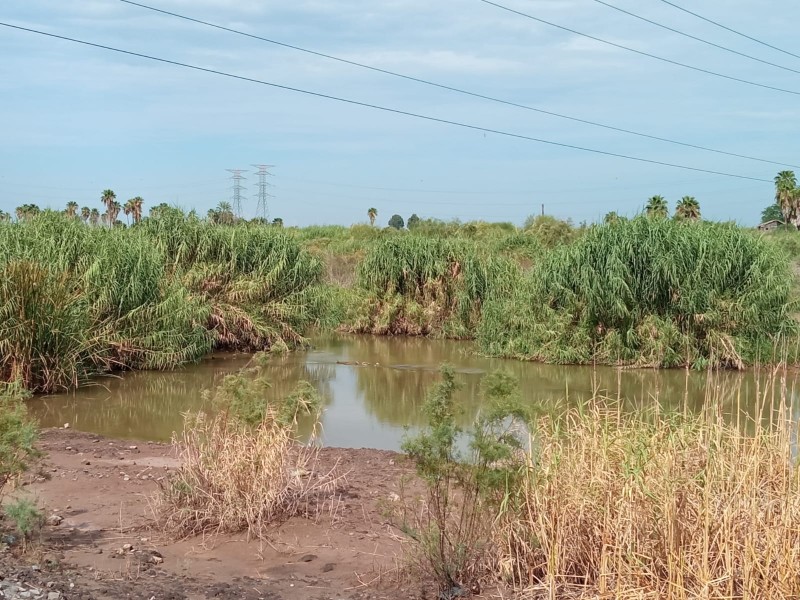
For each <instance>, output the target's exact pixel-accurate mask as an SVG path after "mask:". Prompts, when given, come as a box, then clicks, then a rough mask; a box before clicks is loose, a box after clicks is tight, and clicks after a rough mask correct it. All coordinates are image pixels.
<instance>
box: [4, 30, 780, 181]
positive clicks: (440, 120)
mask: <svg viewBox="0 0 800 600" xmlns="http://www.w3.org/2000/svg"><path fill="white" fill-rule="evenodd" d="M0 26H3V27H8V28H10V29H16V30H18V31H25V32H28V33H33V34H36V35H41V36H45V37H49V38H53V39H59V40H63V41H67V42H71V43H74V44H80V45H83V46H89V47H92V48H98V49H101V50H108V51H110V52H116V53H118V54H125V55H127V56H135V57H138V58H144V59H146V60H151V61H154V62H160V63H163V64H168V65H173V66H177V67H182V68H186V69H191V70H194V71H200V72H203V73H210V74H213V75H219V76H221V77H227V78H229V79H237V80H239V81H247V82H249V83H257V84H259V85H264V86H268V87H271V88H275V89H280V90H286V91H290V92H295V93H298V94H303V95H306V96H313V97H315V98H324V99H326V100H333V101H335V102H341V103H344V104H349V105H352V106H359V107H362V108H370V109H373V110H378V111H381V112H386V113H392V114H397V115H403V116H407V117H412V118H416V119H421V120H425V121H430V122H433V123H441V124H443V125H451V126H454V127H459V128H462V129H468V130H472V131H480V132H483V133H492V134H495V135H500V136H503V137H508V138H513V139H519V140H526V141H529V142H535V143H539V144H547V145H549V146H556V147H559V148H568V149H570V150H580V151H581V152H590V153H593V154H598V155H602V156H610V157H614V158H622V159H625V160H631V161H636V162H641V163H645V164H652V165H659V166H663V167H671V168H674V169H683V170H686V171H695V172H697V173H708V174H711V175H720V176H723V177H734V178H736V179H746V180H750V181H762V182H768V183H772V181H771V180H770V179H764V178H761V177H752V176H749V175H740V174H737V173H726V172H724V171H716V170H713V169H703V168H700V167H691V166H688V165H681V164H677V163H669V162H665V161H660V160H654V159H649V158H642V157H640V156H632V155H628V154H620V153H617V152H610V151H607V150H599V149H597V148H588V147H585V146H577V145H575V144H567V143H564V142H555V141H553V140H546V139H543V138H537V137H533V136H529V135H524V134H521V133H514V132H510V131H503V130H500V129H493V128H490V127H481V126H479V125H471V124H469V123H462V122H460V121H453V120H451V119H443V118H439V117H432V116H430V115H423V114H420V113H414V112H411V111H407V110H401V109H397V108H390V107H386V106H380V105H378V104H371V103H368V102H361V101H358V100H352V99H350V98H342V97H339V96H333V95H331V94H324V93H322V92H313V91H310V90H304V89H301V88H296V87H292V86H288V85H282V84H279V83H274V82H270V81H264V80H262V79H255V78H252V77H245V76H243V75H235V74H233V73H227V72H225V71H218V70H216V69H209V68H206V67H199V66H197V65H191V64H188V63H183V62H179V61H175V60H170V59H166V58H160V57H156V56H151V55H149V54H142V53H140V52H133V51H131V50H123V49H120V48H114V47H113V46H106V45H104V44H97V43H94V42H87V41H85V40H79V39H77V38H71V37H67V36H63V35H57V34H55V33H48V32H45V31H39V30H37V29H31V28H29V27H22V26H21V25H12V24H10V23H5V22H2V21H0Z"/></svg>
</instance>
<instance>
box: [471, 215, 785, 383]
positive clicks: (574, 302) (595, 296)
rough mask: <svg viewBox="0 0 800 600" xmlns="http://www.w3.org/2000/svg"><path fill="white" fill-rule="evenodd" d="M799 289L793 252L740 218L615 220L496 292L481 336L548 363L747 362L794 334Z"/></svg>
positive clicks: (490, 347) (769, 355)
mask: <svg viewBox="0 0 800 600" xmlns="http://www.w3.org/2000/svg"><path fill="white" fill-rule="evenodd" d="M791 287H792V275H791V272H790V268H789V265H788V262H787V260H786V258H785V255H784V254H783V253H782V252H780V251H779V250H777V249H776V248H775V247H773V246H772V245H769V244H767V243H766V242H764V240H762V239H760V238H759V237H757V236H754V235H752V234H751V233H749V232H747V231H745V230H743V229H741V228H739V227H736V226H735V225H732V224H715V223H684V222H676V221H671V220H667V219H648V218H645V217H639V218H636V219H633V220H618V221H615V222H612V223H608V224H605V225H601V226H595V227H593V228H591V229H589V230H588V231H587V232H586V233H585V234H584V235H583V236H582V237H581V238H579V239H578V240H577V241H576V242H574V243H573V244H570V245H566V246H561V247H559V248H557V249H556V250H554V251H553V252H551V253H549V254H547V255H546V256H545V257H544V259H543V260H542V261H541V262H540V263H539V264H538V265H537V267H536V268H535V269H533V270H532V272H531V273H530V274H529V275H528V276H527V277H526V278H525V279H524V280H522V281H521V283H520V285H519V286H517V287H515V288H513V289H512V290H511V293H509V294H495V295H494V296H493V297H492V301H491V302H490V303H489V304H488V305H487V306H486V308H485V310H484V319H483V320H482V321H481V324H480V327H479V328H478V336H477V338H478V341H479V344H480V347H481V349H482V350H483V351H484V352H486V353H489V354H493V355H502V356H512V357H517V358H523V359H531V360H542V361H545V362H555V363H591V362H600V363H607V364H618V365H640V366H661V367H678V366H691V367H695V368H700V367H706V366H714V367H733V368H741V367H743V366H744V365H745V364H752V363H755V362H759V361H763V362H772V361H774V360H775V359H776V358H777V357H778V356H780V355H781V354H782V353H784V352H785V351H786V350H787V349H785V348H781V347H778V344H779V343H780V342H781V340H784V339H786V338H793V339H794V338H796V334H797V331H798V327H797V323H796V321H795V320H794V319H793V318H792V313H793V312H794V310H795V307H794V302H793V301H792V299H791ZM788 350H789V351H792V352H793V351H794V348H789V349H788Z"/></svg>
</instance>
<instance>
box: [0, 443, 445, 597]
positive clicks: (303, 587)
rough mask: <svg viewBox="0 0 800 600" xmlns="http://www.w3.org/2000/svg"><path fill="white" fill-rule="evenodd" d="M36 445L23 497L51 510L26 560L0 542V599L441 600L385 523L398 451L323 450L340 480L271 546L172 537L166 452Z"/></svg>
mask: <svg viewBox="0 0 800 600" xmlns="http://www.w3.org/2000/svg"><path fill="white" fill-rule="evenodd" d="M39 447H40V449H41V450H42V452H43V456H42V458H41V460H40V461H39V462H38V464H37V465H36V466H35V468H34V469H32V470H31V472H30V473H29V474H28V475H27V478H26V481H25V485H24V486H23V487H22V488H21V490H20V491H19V492H18V493H22V494H25V495H27V496H28V497H32V498H34V499H35V500H36V502H37V503H38V504H39V505H40V506H42V507H44V510H45V515H46V517H47V518H48V523H47V524H46V525H45V526H44V527H43V529H42V532H41V534H40V535H38V536H37V537H36V539H35V540H34V542H35V543H34V544H33V545H32V547H31V548H29V549H28V551H27V552H25V553H24V554H22V553H21V547H20V543H19V541H18V540H16V541H15V540H12V539H11V538H8V537H6V538H5V540H4V541H5V542H6V543H4V544H0V548H2V550H0V583H2V585H0V598H17V597H18V598H49V599H50V600H56V599H58V600H61V599H62V598H63V599H65V600H71V599H81V600H89V599H97V600H100V599H106V598H107V599H112V598H113V599H119V598H131V599H133V598H136V599H138V598H143V599H145V600H164V599H169V600H184V599H186V600H194V599H205V598H218V599H223V600H224V599H233V598H237V599H238V598H241V599H245V600H256V599H262V598H263V599H270V600H300V599H306V598H311V599H319V600H329V599H331V600H332V599H345V598H347V599H376V600H377V599H382V598H398V597H402V598H413V597H420V598H422V597H435V590H434V588H433V587H432V586H430V585H428V584H424V583H419V582H418V581H412V580H411V578H409V577H408V576H407V575H406V574H404V569H403V568H402V566H403V559H402V545H403V541H402V539H403V538H402V534H401V533H400V532H399V531H398V530H397V529H396V528H395V527H394V526H393V525H392V524H391V523H390V520H389V518H388V512H389V508H390V507H391V506H392V503H395V502H397V499H398V497H399V495H400V494H404V493H405V494H406V495H407V494H408V492H407V483H406V482H407V480H408V479H409V476H410V475H411V474H412V472H413V469H412V468H411V466H410V465H409V464H408V463H407V462H406V461H405V460H404V458H403V457H402V456H401V455H399V454H396V453H393V452H388V451H381V450H363V449H362V450H355V449H338V448H326V449H323V450H322V451H321V454H320V464H319V468H320V470H321V471H328V470H330V469H333V468H336V469H337V471H338V472H339V473H340V474H341V475H343V479H342V480H341V482H340V485H339V486H338V489H337V491H336V492H335V493H334V494H333V495H331V496H330V497H327V498H326V499H325V500H324V501H322V502H320V503H319V504H317V505H315V506H313V507H311V508H310V509H309V511H308V514H307V515H304V516H303V517H294V518H292V519H290V520H288V521H287V522H285V523H282V524H280V525H277V526H276V527H275V528H274V531H272V532H271V534H270V538H269V539H268V540H265V541H264V540H262V541H259V540H249V541H248V540H247V536H246V535H245V534H243V535H237V536H230V535H220V536H214V537H207V538H205V539H197V538H193V539H187V540H180V541H175V540H174V539H169V538H167V537H165V536H163V535H162V534H161V533H160V532H159V531H157V530H155V529H154V527H153V520H152V497H153V495H154V494H155V493H156V492H157V491H158V486H159V484H160V483H162V482H165V481H166V480H167V478H168V477H169V474H170V471H171V470H172V469H174V468H175V467H176V466H177V460H176V458H175V455H174V452H173V449H172V447H171V446H170V445H168V444H162V443H152V442H131V441H127V440H125V441H121V440H113V439H108V438H103V437H100V436H96V435H92V434H86V433H81V432H77V431H73V430H69V429H67V430H64V429H50V430H45V431H44V432H43V434H42V437H41V441H40V444H39ZM404 490H405V491H404ZM0 525H2V526H3V529H4V534H5V535H8V532H9V530H8V523H2V522H0ZM9 543H10V545H9Z"/></svg>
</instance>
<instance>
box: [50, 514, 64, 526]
mask: <svg viewBox="0 0 800 600" xmlns="http://www.w3.org/2000/svg"><path fill="white" fill-rule="evenodd" d="M63 521H64V517H62V516H61V515H50V516H49V517H47V524H48V525H50V526H52V527H58V526H59V525H61V523H62V522H63Z"/></svg>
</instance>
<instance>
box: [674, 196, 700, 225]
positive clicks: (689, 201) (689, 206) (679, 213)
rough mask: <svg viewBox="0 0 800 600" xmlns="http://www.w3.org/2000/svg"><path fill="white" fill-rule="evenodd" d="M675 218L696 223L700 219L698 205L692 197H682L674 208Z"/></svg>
mask: <svg viewBox="0 0 800 600" xmlns="http://www.w3.org/2000/svg"><path fill="white" fill-rule="evenodd" d="M675 218H676V219H686V220H688V221H697V220H699V219H700V203H699V202H698V201H697V200H696V199H695V197H694V196H684V197H683V198H681V199H680V201H679V202H678V204H677V205H676V206H675Z"/></svg>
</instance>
